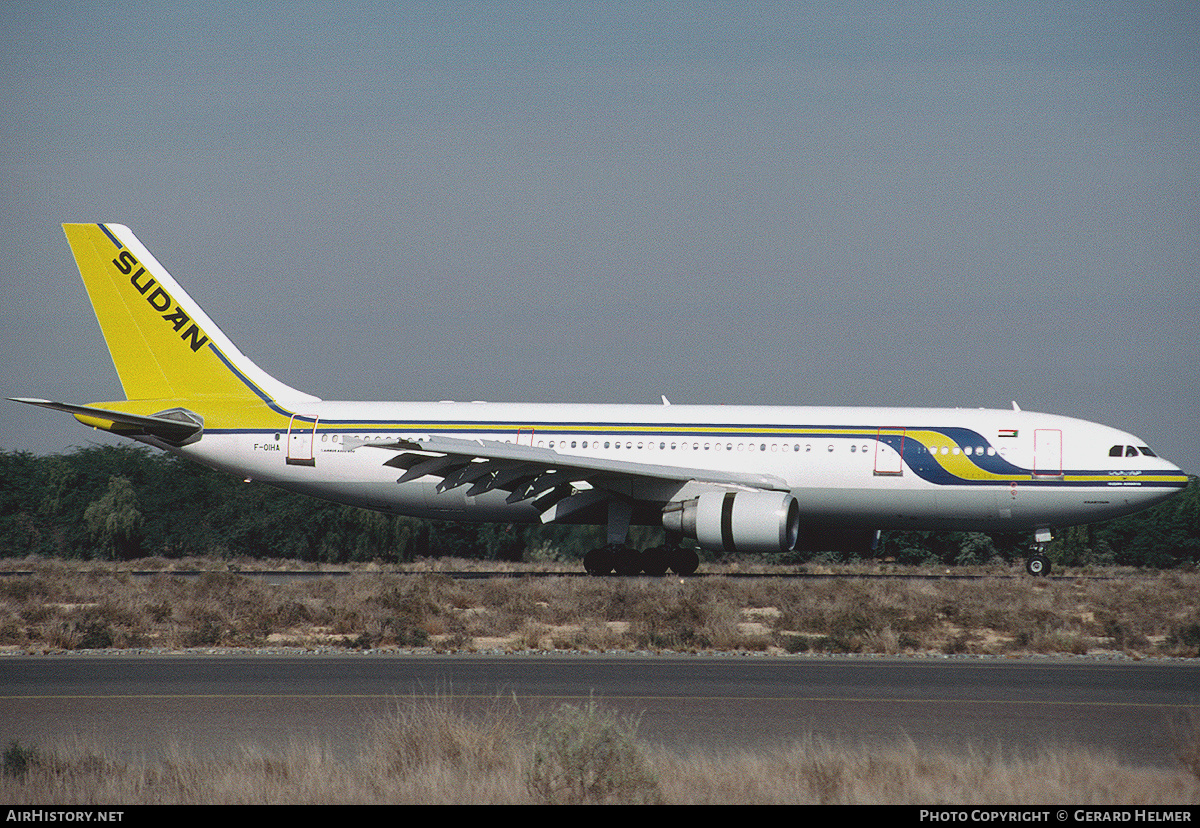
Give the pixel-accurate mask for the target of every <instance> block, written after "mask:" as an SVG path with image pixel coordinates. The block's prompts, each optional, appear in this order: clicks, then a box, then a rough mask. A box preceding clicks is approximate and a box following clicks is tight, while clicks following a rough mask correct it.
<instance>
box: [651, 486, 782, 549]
mask: <svg viewBox="0 0 1200 828" xmlns="http://www.w3.org/2000/svg"><path fill="white" fill-rule="evenodd" d="M662 521H663V527H664V528H665V529H666V530H667V531H669V532H677V533H679V534H681V535H686V536H687V537H689V538H694V539H695V540H696V541H697V542H698V543H699V544H700V546H701V547H702V548H704V549H709V550H713V551H725V552H790V551H791V550H792V549H794V548H795V546H796V539H797V538H798V537H799V534H800V507H799V505H798V504H797V503H796V498H794V497H792V496H791V495H790V494H786V493H784V492H705V493H704V494H702V495H700V496H699V497H696V498H692V499H691V500H683V501H676V502H674V503H668V504H667V505H666V507H664V508H663V516H662Z"/></svg>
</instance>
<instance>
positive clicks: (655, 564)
mask: <svg viewBox="0 0 1200 828" xmlns="http://www.w3.org/2000/svg"><path fill="white" fill-rule="evenodd" d="M670 566H671V556H670V550H669V549H668V548H667V547H665V546H652V547H650V548H649V549H647V550H646V551H645V552H643V553H642V571H643V572H645V573H646V574H647V575H653V576H655V577H658V578H661V577H662V576H663V575H666V574H667V569H668V568H669V567H670Z"/></svg>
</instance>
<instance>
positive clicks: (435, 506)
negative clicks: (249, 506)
mask: <svg viewBox="0 0 1200 828" xmlns="http://www.w3.org/2000/svg"><path fill="white" fill-rule="evenodd" d="M64 229H65V231H66V234H67V240H68V241H69V243H70V245H71V249H72V251H73V252H74V254H75V260H76V262H77V263H78V265H79V272H80V274H81V275H82V276H83V281H84V284H85V285H86V287H87V290H88V294H89V296H90V297H91V301H92V304H93V306H94V308H95V311H96V316H97V318H98V320H99V322H100V327H101V329H102V330H103V333H104V338H105V341H106V342H107V344H108V348H109V351H110V352H111V354H112V359H113V362H114V363H115V365H116V369H117V374H118V375H119V377H120V380H121V385H122V386H123V388H124V392H125V397H126V399H124V400H120V401H117V402H100V403H92V404H87V405H76V404H69V403H61V402H53V401H50V400H41V399H28V398H22V399H20V401H21V402H26V403H31V404H33V405H40V406H44V407H46V408H52V409H57V410H61V411H67V412H70V413H71V414H73V415H75V418H76V419H78V420H79V421H80V422H82V423H83V424H84V425H88V426H93V427H95V428H100V429H104V430H106V431H110V432H113V433H115V434H120V435H124V436H127V437H130V438H132V439H134V440H139V441H141V442H143V443H148V444H150V445H152V446H156V447H158V448H161V449H165V450H166V451H170V452H173V453H175V454H179V455H182V456H184V457H189V458H191V459H193V460H196V461H198V462H200V463H203V464H205V465H206V466H211V467H212V468H215V469H220V470H223V471H227V472H230V473H233V474H236V475H238V476H240V477H243V478H249V479H253V480H258V481H262V482H265V483H269V484H271V485H273V486H278V487H281V488H284V489H290V490H292V491H297V492H303V493H305V494H309V495H313V496H316V497H320V498H325V499H327V500H332V501H336V502H339V503H345V504H351V505H354V506H361V507H365V508H368V509H376V510H380V511H383V512H390V513H395V514H403V515H411V516H415V517H424V518H438V519H445V520H461V521H484V522H502V523H537V522H541V523H578V524H593V525H601V526H605V527H607V540H608V544H607V545H606V546H603V547H600V548H597V549H594V550H592V551H591V552H590V553H588V555H587V556H586V557H585V559H584V566H585V568H586V569H587V570H588V571H589V572H592V573H609V572H612V571H614V570H615V571H616V572H617V573H620V574H634V573H638V572H646V573H649V574H664V573H665V572H666V571H668V570H671V571H674V572H676V573H679V574H691V573H692V572H694V571H695V570H696V567H697V564H698V556H697V554H696V551H695V548H694V546H693V545H692V544H689V543H686V542H685V539H689V538H690V539H692V540H694V541H695V542H696V544H697V545H699V546H700V547H701V548H703V549H707V550H716V551H721V550H723V551H725V552H756V553H761V552H788V551H790V550H794V549H801V550H829V551H853V552H858V553H867V552H869V551H870V550H871V549H872V548H873V547H874V545H875V543H876V541H877V539H878V533H879V530H881V529H891V528H894V529H942V530H970V531H983V532H991V531H1002V532H1013V531H1027V532H1030V533H1032V535H1033V540H1034V541H1035V542H1036V544H1044V543H1046V542H1047V541H1049V540H1050V539H1051V530H1052V529H1053V528H1054V527H1059V526H1070V525H1076V524H1082V523H1090V522H1093V521H1099V520H1105V519H1107V518H1112V517H1116V516H1119V515H1125V514H1129V513H1130V512H1134V511H1137V510H1139V509H1144V508H1146V507H1147V506H1150V505H1152V504H1155V503H1158V502H1159V501H1161V500H1163V499H1165V498H1167V497H1169V496H1170V495H1171V494H1172V493H1174V492H1176V491H1178V490H1179V489H1181V488H1183V487H1184V486H1185V485H1186V484H1187V476H1186V475H1185V474H1184V473H1183V472H1182V471H1180V469H1179V468H1177V467H1176V466H1175V465H1173V464H1172V463H1169V462H1167V461H1166V460H1164V459H1162V458H1160V457H1157V456H1156V455H1155V453H1154V452H1152V451H1151V450H1150V448H1149V447H1147V445H1146V443H1145V442H1143V441H1142V440H1140V439H1138V438H1137V437H1135V436H1133V435H1132V434H1128V433H1126V432H1124V431H1119V430H1117V429H1115V428H1110V427H1108V426H1105V425H1099V424H1097V423H1091V422H1085V421H1083V420H1078V419H1073V418H1070V417H1062V416H1057V415H1053V414H1040V413H1035V412H1032V411H1022V410H1020V408H1019V407H1018V406H1017V405H1016V403H1013V405H1012V408H1011V409H999V410H985V409H978V410H975V409H958V408H857V407H856V408H834V407H784V406H731V405H720V406H709V405H671V404H670V403H669V402H668V401H667V400H666V398H664V399H663V401H662V404H661V405H546V404H524V403H485V402H470V403H456V402H336V401H332V400H322V399H318V398H317V397H314V396H311V395H309V394H306V393H303V392H301V391H298V390H296V389H294V388H290V387H289V386H287V385H284V384H283V383H282V382H280V381H278V380H276V379H275V378H274V377H272V376H270V375H269V374H267V373H266V372H265V371H263V370H262V369H261V368H259V367H258V366H257V365H255V364H254V363H253V362H251V361H250V360H249V359H247V358H246V357H245V355H243V354H242V352H241V351H239V350H238V349H237V347H236V346H235V345H234V344H233V343H232V342H230V341H229V339H228V338H227V337H226V336H225V334H223V333H222V332H221V330H220V329H219V328H218V327H217V326H216V325H215V324H213V321H212V320H211V319H209V317H208V316H207V315H206V314H205V313H204V311H203V310H201V309H200V308H199V307H198V306H197V305H196V303H195V302H194V301H192V299H191V297H189V296H188V295H187V294H186V293H185V292H184V291H183V289H182V288H181V287H180V286H179V284H178V283H177V282H176V281H175V280H174V279H173V278H172V277H171V275H170V274H169V273H167V271H166V269H165V268H163V266H162V265H161V264H159V263H158V261H157V260H156V259H155V258H154V257H153V256H152V255H151V254H150V252H149V251H148V250H146V248H145V247H143V246H142V244H141V243H140V242H139V241H138V240H137V238H136V237H135V236H134V235H133V233H132V232H130V230H129V229H128V228H127V227H123V226H121V225H117V224H67V225H64ZM631 524H637V525H655V526H662V527H663V528H664V529H665V537H666V541H667V542H666V544H665V545H664V546H660V547H655V548H651V549H646V550H635V549H631V548H630V547H629V546H627V545H626V542H627V538H628V532H629V527H630V525H631ZM1047 566H1048V564H1047V560H1046V558H1045V556H1044V555H1043V554H1041V552H1040V548H1039V546H1037V545H1035V546H1034V547H1033V552H1032V553H1031V555H1030V556H1029V558H1028V561H1027V567H1028V569H1029V571H1030V572H1031V573H1033V574H1044V573H1045V572H1046V570H1047Z"/></svg>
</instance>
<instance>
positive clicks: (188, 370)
mask: <svg viewBox="0 0 1200 828" xmlns="http://www.w3.org/2000/svg"><path fill="white" fill-rule="evenodd" d="M63 230H64V231H65V232H66V234H67V241H68V242H69V243H70V245H71V251H72V252H73V253H74V254H75V261H76V263H77V264H78V265H79V274H80V275H81V276H82V277H83V283H84V285H85V286H86V287H87V291H88V295H89V296H90V298H91V300H92V307H93V308H94V309H95V312H96V318H97V320H99V322H100V328H101V330H102V331H103V332H104V339H105V341H106V342H107V344H108V349H109V352H110V353H111V354H112V359H113V364H114V365H115V366H116V369H117V375H118V376H119V377H120V379H121V385H122V387H123V388H124V389H125V396H126V397H127V399H128V400H130V401H136V400H154V401H156V405H158V401H166V400H172V401H178V402H179V404H184V403H187V404H189V407H193V408H194V407H196V405H195V404H196V403H198V402H199V401H201V400H205V399H207V400H209V401H211V402H212V403H218V401H220V403H219V404H217V405H216V408H229V407H242V406H243V405H246V404H257V405H261V404H263V403H269V402H271V401H274V400H278V401H280V402H284V403H288V402H300V401H311V400H315V399H316V397H312V396H309V395H308V394H303V393H301V392H299V391H297V390H296V389H294V388H290V387H289V386H287V385H284V384H283V383H281V382H279V381H278V380H276V379H274V378H273V377H271V376H270V375H268V374H267V373H266V372H265V371H263V370H262V369H261V368H259V367H258V366H257V365H255V364H254V363H253V362H251V361H250V360H249V359H247V358H246V357H245V355H243V354H242V353H241V351H239V350H238V349H237V348H236V347H235V346H234V345H233V343H232V342H230V341H229V339H228V338H227V337H226V336H225V334H223V333H222V332H221V331H220V329H219V328H217V326H216V325H215V324H214V323H213V322H212V320H211V319H209V318H208V315H207V314H205V313H204V311H203V310H201V309H200V308H199V307H198V306H197V305H196V303H195V302H194V301H193V300H192V298H191V297H190V296H188V295H187V293H185V292H184V290H183V288H181V287H180V286H179V284H178V283H177V282H176V281H175V280H174V279H173V278H172V277H171V274H169V273H168V272H167V271H166V269H165V268H164V267H163V266H162V265H161V264H159V263H158V261H157V260H156V259H155V258H154V256H153V255H151V254H150V252H149V251H148V250H146V248H145V247H143V246H142V244H141V242H139V241H138V240H137V238H136V237H135V236H134V235H133V233H132V232H130V230H129V228H127V227H123V226H121V225H119V224H64V225H63ZM158 407H160V408H161V407H165V406H164V405H158ZM205 407H206V408H208V407H210V406H205ZM139 408H140V406H139Z"/></svg>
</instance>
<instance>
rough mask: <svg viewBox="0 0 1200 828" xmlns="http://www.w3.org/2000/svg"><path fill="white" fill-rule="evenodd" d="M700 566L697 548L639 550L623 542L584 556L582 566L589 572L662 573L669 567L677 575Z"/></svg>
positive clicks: (676, 546) (691, 571) (693, 570)
mask: <svg viewBox="0 0 1200 828" xmlns="http://www.w3.org/2000/svg"><path fill="white" fill-rule="evenodd" d="M699 566H700V557H699V556H698V555H697V554H696V550H695V549H691V548H688V547H686V546H678V545H673V546H652V547H650V548H649V549H646V550H645V551H641V552H639V551H638V550H636V549H631V548H630V547H628V546H625V545H624V544H616V543H610V544H609V545H608V546H601V547H600V548H598V549H593V550H592V551H590V552H588V553H587V554H586V555H584V556H583V568H584V569H586V570H587V573H588V574H589V575H608V574H611V573H613V572H615V573H616V574H618V575H640V574H642V573H643V572H644V573H645V574H647V575H656V576H662V575H666V574H667V570H670V571H672V572H674V573H675V574H676V575H691V574H693V573H694V572H695V571H696V568H697V567H699Z"/></svg>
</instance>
